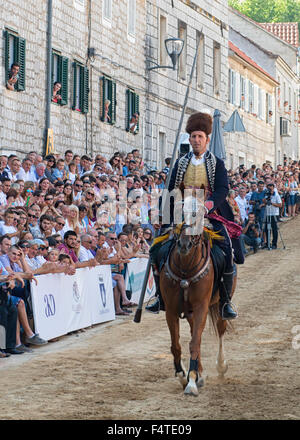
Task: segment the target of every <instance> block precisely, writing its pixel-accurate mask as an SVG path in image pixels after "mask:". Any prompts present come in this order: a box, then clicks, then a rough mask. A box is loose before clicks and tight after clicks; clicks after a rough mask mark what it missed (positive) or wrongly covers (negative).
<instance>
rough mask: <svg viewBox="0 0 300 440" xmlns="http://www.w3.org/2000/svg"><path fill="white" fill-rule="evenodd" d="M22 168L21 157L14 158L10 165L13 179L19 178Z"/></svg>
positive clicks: (13, 180)
mask: <svg viewBox="0 0 300 440" xmlns="http://www.w3.org/2000/svg"><path fill="white" fill-rule="evenodd" d="M20 169H21V161H20V159H13V160H12V162H11V166H10V172H11V179H10V180H11V181H12V182H15V181H16V180H18V179H19V177H18V173H19V172H20Z"/></svg>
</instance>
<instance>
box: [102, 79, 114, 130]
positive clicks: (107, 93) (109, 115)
mask: <svg viewBox="0 0 300 440" xmlns="http://www.w3.org/2000/svg"><path fill="white" fill-rule="evenodd" d="M100 119H101V121H103V122H107V123H108V124H115V122H116V83H115V81H113V80H112V79H110V78H108V77H106V76H102V78H100Z"/></svg>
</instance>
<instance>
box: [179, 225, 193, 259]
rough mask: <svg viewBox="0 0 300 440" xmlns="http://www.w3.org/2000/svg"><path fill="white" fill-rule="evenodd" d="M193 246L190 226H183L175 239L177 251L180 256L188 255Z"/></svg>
mask: <svg viewBox="0 0 300 440" xmlns="http://www.w3.org/2000/svg"><path fill="white" fill-rule="evenodd" d="M193 245H194V235H192V226H190V225H187V224H183V225H182V227H181V231H180V234H179V236H178V239H177V251H178V252H179V253H180V254H182V255H188V254H189V252H190V250H191V249H192V247H193Z"/></svg>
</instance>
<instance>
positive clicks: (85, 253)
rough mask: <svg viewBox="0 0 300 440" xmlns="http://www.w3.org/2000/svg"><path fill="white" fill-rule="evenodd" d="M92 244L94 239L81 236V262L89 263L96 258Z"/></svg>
mask: <svg viewBox="0 0 300 440" xmlns="http://www.w3.org/2000/svg"><path fill="white" fill-rule="evenodd" d="M92 244H93V241H92V237H91V236H90V235H89V234H83V235H82V236H81V246H80V249H79V256H78V259H79V261H89V260H92V259H93V258H94V255H93V254H92V252H91V247H92Z"/></svg>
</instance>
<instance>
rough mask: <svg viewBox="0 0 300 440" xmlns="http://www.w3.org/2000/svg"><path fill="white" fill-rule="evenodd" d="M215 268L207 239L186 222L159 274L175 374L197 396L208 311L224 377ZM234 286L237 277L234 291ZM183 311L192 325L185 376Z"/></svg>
mask: <svg viewBox="0 0 300 440" xmlns="http://www.w3.org/2000/svg"><path fill="white" fill-rule="evenodd" d="M213 283H214V268H213V263H212V259H211V255H210V245H209V242H205V240H204V237H203V233H201V234H199V235H192V229H191V226H188V225H186V224H184V225H183V227H182V228H181V232H180V233H179V234H178V235H177V236H176V244H175V246H174V248H173V250H172V251H171V253H170V255H169V258H168V260H167V262H166V264H165V265H164V267H163V269H162V271H161V273H160V290H161V293H162V297H163V300H164V303H165V310H166V320H167V324H168V327H169V331H170V335H171V352H172V354H173V358H174V367H175V376H176V377H178V378H179V380H180V383H181V384H182V386H183V388H184V393H185V394H191V395H194V396H197V395H198V388H199V387H201V386H203V384H204V381H203V378H202V377H201V374H202V365H201V358H200V345H201V336H202V332H203V330H204V327H205V323H206V319H207V315H208V312H210V316H211V318H212V322H213V325H214V328H215V330H216V331H217V333H218V336H219V353H218V357H217V363H216V365H217V371H218V373H219V375H220V376H223V375H224V374H225V373H226V371H227V365H226V361H225V359H224V349H223V336H224V333H225V330H226V326H227V321H225V320H222V319H221V317H220V315H219V291H217V292H216V293H215V294H214V296H213V297H212V290H213ZM235 286H236V277H235V281H234V285H233V291H234V289H235ZM182 311H183V312H184V315H185V317H186V319H187V320H188V322H189V324H190V328H191V337H192V339H191V342H190V366H189V371H188V375H187V374H186V371H185V369H184V366H183V364H182V362H181V346H180V344H179V337H180V334H179V318H180V313H182Z"/></svg>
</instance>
